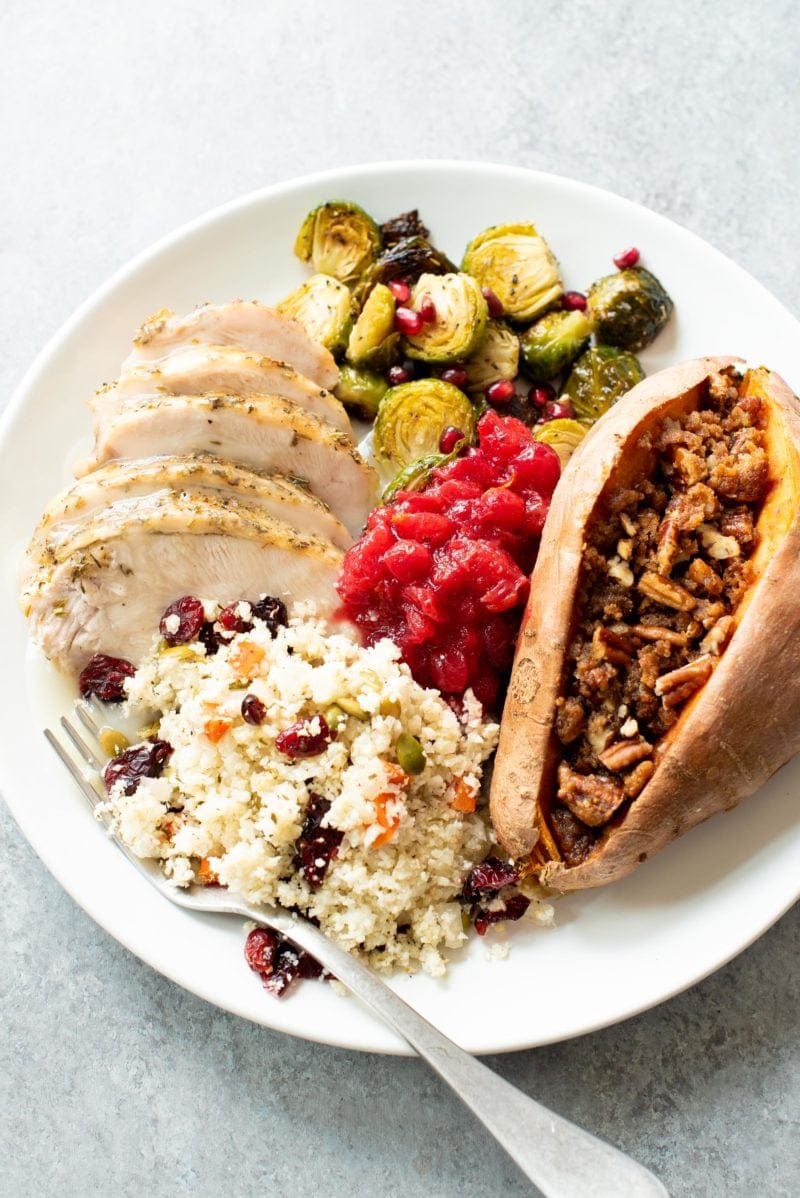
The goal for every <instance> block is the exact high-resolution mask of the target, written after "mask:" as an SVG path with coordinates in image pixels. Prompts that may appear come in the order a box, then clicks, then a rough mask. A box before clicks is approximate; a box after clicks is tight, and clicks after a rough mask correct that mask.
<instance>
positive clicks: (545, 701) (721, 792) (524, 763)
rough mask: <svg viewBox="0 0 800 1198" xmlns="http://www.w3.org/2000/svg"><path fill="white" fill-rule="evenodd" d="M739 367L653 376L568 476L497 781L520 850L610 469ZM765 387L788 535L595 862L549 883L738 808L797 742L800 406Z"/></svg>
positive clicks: (548, 874) (781, 389)
mask: <svg viewBox="0 0 800 1198" xmlns="http://www.w3.org/2000/svg"><path fill="white" fill-rule="evenodd" d="M741 365H742V364H741V363H740V362H739V361H738V360H737V359H735V358H701V359H697V360H695V361H691V362H685V363H682V364H681V365H679V366H676V367H673V368H671V369H669V370H665V371H661V372H660V373H659V374H656V375H653V376H651V377H650V378H648V379H646V380H645V381H644V382H643V383H640V384H639V385H638V386H637V387H635V388H634V389H633V390H632V391H631V392H630V393H629V394H628V395H627V396H625V397H624V399H622V400H621V401H620V402H619V403H618V404H617V405H616V406H615V407H614V408H613V409H612V410H611V411H610V412H609V413H608V414H607V415H606V416H605V417H604V418H603V420H601V421H600V422H598V424H597V425H596V426H595V428H594V429H593V430H592V432H591V433H590V434H589V435H588V436H587V437H586V438H585V440H584V441H583V443H582V444H581V446H580V447H579V449H578V451H577V452H576V453H575V455H574V456H573V458H572V460H571V461H570V463H569V465H568V467H567V469H566V471H565V472H564V475H563V477H562V479H561V481H560V482H559V485H558V488H557V490H556V494H555V496H554V499H553V504H552V506H551V509H550V514H549V516H548V521H547V525H546V527H545V531H544V536H543V539H542V545H541V548H540V553H539V558H538V560H537V563H536V568H535V570H534V573H533V578H532V586H531V597H530V600H529V603H528V607H527V610H526V613H525V617H524V620H523V626H522V630H521V633H520V637H519V641H518V645H517V653H516V658H515V663H514V670H513V673H512V678H511V684H510V687H509V693H508V698H507V700H506V706H505V709H504V712H503V720H502V725H501V735H500V744H499V748H498V753H497V759H496V762H495V768H494V775H493V781H492V791H491V814H492V820H493V822H494V827H495V831H496V833H497V835H498V838H499V839H500V842H501V843H502V845H503V847H504V848H505V850H506V851H507V852H508V853H509V854H510V855H511V856H512V857H513V858H520V857H525V856H527V855H528V854H529V853H530V852H531V851H532V850H533V848H534V846H535V845H536V842H537V840H538V837H539V831H538V828H537V822H536V817H537V809H538V804H539V802H540V796H543V795H545V794H546V793H548V788H549V787H552V785H553V782H552V779H553V772H554V766H555V761H556V756H557V753H558V745H557V742H556V738H555V735H554V732H553V721H554V716H555V699H556V697H557V696H558V694H559V690H560V686H561V676H562V668H563V659H564V655H565V653H566V651H567V648H568V646H569V642H570V638H571V632H572V627H571V624H572V612H573V608H574V606H575V598H576V592H577V586H578V581H579V575H580V563H581V554H582V549H583V535H584V529H585V526H586V523H587V520H588V518H589V516H590V515H591V513H592V511H593V509H594V507H595V504H596V502H597V500H598V498H599V496H600V494H601V492H602V490H603V487H604V486H605V484H606V482H607V481H608V479H609V477H610V476H611V474H612V472H613V473H614V474H615V476H616V478H617V479H619V478H620V477H624V474H625V473H627V471H628V470H630V471H631V473H632V474H634V473H635V471H636V466H637V463H636V462H635V461H634V460H633V458H634V455H632V454H631V453H630V450H628V453H627V454H626V452H625V451H626V449H627V448H628V447H629V446H632V445H633V444H634V443H635V442H636V441H638V439H639V437H640V435H641V433H642V432H644V431H645V429H646V428H647V427H648V426H650V425H652V424H654V423H655V422H656V421H658V420H660V419H661V418H663V416H665V415H666V414H668V413H672V412H676V411H679V410H683V409H684V408H685V407H691V406H694V404H695V403H696V402H697V397H698V395H699V394H700V392H701V389H702V388H703V386H704V383H705V381H706V380H707V379H708V377H709V376H710V375H712V374H713V373H715V372H717V371H719V370H721V369H725V368H727V367H731V366H741ZM763 395H764V398H765V399H766V401H767V404H768V409H769V411H770V428H771V429H772V430H773V432H772V434H771V437H772V439H773V440H774V438H775V437H778V438H779V440H780V444H776V446H775V452H776V454H783V455H784V457H785V459H786V461H787V462H790V463H792V464H793V468H792V470H790V471H789V473H790V474H794V477H795V479H796V480H797V484H798V485H796V486H792V485H789V486H786V487H785V488H784V489H785V490H786V501H785V502H784V504H783V512H782V515H781V513H778V515H779V516H781V519H782V520H783V521H784V522H785V524H786V532H785V534H784V535H782V538H781V540H780V542H779V543H778V545H777V547H776V548H775V551H774V552H773V553H772V554H771V556H770V557H769V559H768V560H767V561H766V562H764V563H762V568H761V569H760V570H759V573H758V577H757V580H756V583H755V585H754V586H753V588H752V590H751V593H750V596H749V598H748V601H747V606H746V609H745V610H744V614H743V616H742V618H741V621H740V623H739V625H738V627H737V629H736V632H735V633H734V636H733V637H732V639H731V642H730V644H729V645H728V647H727V649H726V651H725V653H724V654H723V656H722V659H721V661H720V664H719V665H718V667H717V669H716V670H715V672H714V674H713V675H712V677H711V678H710V680H709V681H708V683H706V685H705V686H704V687H703V689H702V691H700V692H699V694H698V696H697V697H696V698H695V699H694V700H693V701H692V702H691V703H690V704H688V705H687V707H686V708H685V709H684V712H683V713H682V715H681V719H680V720H679V722H678V724H677V725H676V727H675V728H674V729H673V732H672V733H671V735H670V738H669V739H668V740H667V742H666V743H665V745H664V746H663V749H662V752H661V755H660V757H659V759H658V762H657V768H656V771H655V773H654V775H653V777H652V779H651V780H650V781H649V782H648V783H647V785H646V786H645V787H644V789H643V790H642V792H641V794H640V795H639V796H638V798H637V799H636V800H635V801H634V802H633V803H632V804H631V806H630V807H629V808H628V810H627V812H626V813H625V815H624V816H623V817H622V819H621V822H619V823H618V824H617V826H611V827H609V828H608V829H606V831H605V833H604V834H603V836H602V838H601V840H600V842H599V845H598V848H597V849H596V850H595V852H594V853H593V854H592V856H591V857H590V858H589V859H588V860H587V861H585V862H583V863H582V864H580V865H577V866H574V867H572V868H567V867H565V866H564V865H563V864H562V863H561V862H557V861H554V862H550V863H549V864H547V865H546V866H545V867H544V869H543V870H542V872H541V875H540V877H541V881H542V882H543V883H544V884H546V885H548V886H551V887H553V888H554V889H556V890H573V889H581V888H584V887H590V886H600V885H603V884H605V883H606V882H611V881H614V880H616V879H618V878H622V877H624V876H625V875H626V874H628V873H630V872H631V871H632V870H634V869H635V868H636V866H637V865H639V864H641V863H642V862H643V861H645V860H647V859H648V858H649V857H651V856H652V855H653V854H654V853H656V852H657V851H658V850H659V849H661V848H663V847H664V846H665V845H666V844H668V843H669V842H670V841H672V840H674V839H675V838H676V837H678V836H681V835H682V834H683V833H684V832H686V831H688V830H689V829H690V828H692V827H694V826H695V825H696V824H699V823H701V822H702V821H703V820H705V819H707V818H708V817H709V816H711V815H714V814H715V813H716V812H718V811H723V810H730V809H731V808H732V807H735V806H736V805H737V804H738V803H739V802H741V800H742V799H744V798H745V797H747V796H748V795H750V794H752V793H753V791H755V790H756V789H757V788H758V787H759V786H761V785H762V784H763V783H764V782H765V781H766V780H767V779H768V778H769V777H770V776H771V775H772V774H773V773H774V772H775V771H776V770H777V769H779V768H780V766H782V765H784V764H785V763H786V762H787V761H788V760H789V759H790V758H791V757H793V756H794V755H795V753H797V752H798V751H800V602H798V595H800V404H798V400H797V399H796V398H795V397H794V395H793V394H792V392H791V391H790V389H789V387H788V386H787V385H786V383H785V382H784V381H783V380H782V379H781V378H780V377H779V376H778V375H775V374H772V373H766V374H765V376H764V385H763ZM783 473H784V474H785V473H786V471H785V470H784V471H783ZM787 504H789V505H791V510H787ZM754 561H755V558H754ZM758 712H769V713H770V717H769V719H767V720H761V719H758V718H757V717H756V718H754V713H758Z"/></svg>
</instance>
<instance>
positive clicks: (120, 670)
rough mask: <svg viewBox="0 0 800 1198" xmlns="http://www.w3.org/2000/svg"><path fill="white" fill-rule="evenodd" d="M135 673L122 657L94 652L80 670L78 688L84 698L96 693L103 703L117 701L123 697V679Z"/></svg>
mask: <svg viewBox="0 0 800 1198" xmlns="http://www.w3.org/2000/svg"><path fill="white" fill-rule="evenodd" d="M135 673H136V669H135V667H134V666H132V665H131V663H130V662H129V661H126V660H125V658H124V657H109V656H108V654H107V653H95V655H94V657H91V658H90V659H89V661H88V662H87V664H86V665H85V666H84V668H83V670H82V671H81V676H80V678H79V679H78V688H79V690H80V692H81V694H82V695H83V697H84V699H88V698H89V696H90V695H97V697H98V699H100V700H101V701H102V702H103V703H119V702H120V700H121V699H124V698H125V679H126V678H132V677H133V675H134V674H135Z"/></svg>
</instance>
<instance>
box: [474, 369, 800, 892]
mask: <svg viewBox="0 0 800 1198" xmlns="http://www.w3.org/2000/svg"><path fill="white" fill-rule="evenodd" d="M740 367H741V363H739V361H738V360H737V359H734V358H701V359H698V360H696V361H691V362H686V363H683V364H682V365H679V366H676V367H674V368H672V369H669V370H664V371H662V372H660V373H659V374H656V375H653V376H651V377H650V378H648V379H646V380H645V381H644V382H642V383H640V384H639V385H638V386H636V387H635V388H634V389H633V390H632V391H630V392H629V393H628V395H626V396H625V397H624V398H623V399H622V400H621V401H620V402H619V403H618V404H617V405H616V406H615V407H614V408H612V409H611V410H610V411H609V412H608V413H607V414H606V415H605V416H604V417H603V418H602V419H601V420H600V421H599V422H598V424H597V425H596V426H595V427H594V429H593V430H592V431H591V433H590V434H589V435H588V436H587V437H586V438H585V440H584V441H583V442H582V444H581V445H580V447H579V448H578V450H577V451H576V453H575V454H574V456H573V458H572V460H571V461H570V463H569V465H568V467H567V469H566V470H565V472H564V475H563V476H562V479H561V481H560V482H559V485H558V488H557V490H556V493H555V495H554V498H553V503H552V506H551V508H550V514H549V516H548V520H547V525H546V527H545V531H544V535H543V539H542V544H541V549H540V553H539V558H538V561H537V564H536V568H535V570H534V574H533V579H532V586H531V595H530V600H529V603H528V607H527V610H526V613H525V617H524V622H523V626H522V631H521V634H520V637H519V642H518V646H517V653H516V658H515V663H514V670H513V674H512V678H511V684H510V688H509V692H508V698H507V701H506V706H505V710H504V713H503V720H502V726H501V736H500V745H499V749H498V753H497V760H496V763H495V768H494V777H493V782H492V791H491V813H492V819H493V822H494V827H495V830H496V832H497V835H498V837H499V839H500V841H501V843H502V844H503V846H504V848H505V849H506V851H507V852H508V853H509V854H510V855H511V857H512V858H514V859H515V860H518V861H519V860H521V861H523V862H525V863H526V867H527V868H528V869H529V870H530V872H531V873H533V874H535V875H537V876H538V877H539V879H540V880H541V881H542V882H543V883H544V884H545V885H548V886H551V887H553V888H554V889H556V890H572V889H579V888H583V887H589V886H599V885H602V884H604V883H606V882H611V881H614V880H616V879H618V878H622V877H624V876H625V875H626V874H628V873H630V872H631V871H632V870H633V869H635V868H636V866H637V865H639V864H640V863H642V862H643V861H646V860H647V859H648V858H649V857H652V855H653V854H654V853H656V852H657V851H658V850H659V849H661V848H663V847H664V846H665V845H666V844H668V843H669V842H670V841H672V840H674V839H675V838H676V837H678V836H681V835H682V834H683V833H684V832H686V831H688V830H689V829H690V828H692V827H694V825H696V824H699V823H700V822H701V821H703V820H705V819H707V818H708V817H709V816H711V815H714V814H715V813H716V812H718V811H726V810H730V809H731V808H732V807H735V806H736V805H737V804H738V803H739V802H741V800H742V799H744V798H746V797H747V796H748V795H750V794H752V793H753V792H754V791H755V790H756V789H757V788H758V787H759V786H761V784H762V783H763V782H765V781H766V780H767V779H768V778H769V777H770V775H771V774H773V773H774V772H775V771H776V770H777V769H778V768H779V767H780V766H782V765H783V764H784V763H785V762H787V761H788V760H789V759H790V758H791V757H792V756H793V755H794V754H795V753H797V752H798V751H800V402H798V400H797V398H796V397H795V396H794V395H793V394H792V392H791V391H790V390H789V388H788V386H787V385H786V383H785V382H784V381H783V380H782V379H781V378H780V377H779V376H778V375H776V374H774V373H771V372H770V371H768V370H766V369H763V368H762V369H758V370H752V371H748V372H746V373H745V374H743V375H742V374H741V373H740Z"/></svg>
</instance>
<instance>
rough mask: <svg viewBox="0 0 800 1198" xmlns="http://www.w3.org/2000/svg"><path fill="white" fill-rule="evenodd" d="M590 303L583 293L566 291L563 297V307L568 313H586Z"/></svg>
mask: <svg viewBox="0 0 800 1198" xmlns="http://www.w3.org/2000/svg"><path fill="white" fill-rule="evenodd" d="M588 302H589V301H588V300H587V298H586V296H585V295H584V294H583V292H581V291H565V292H564V294H563V295H562V297H561V307H562V308H566V310H567V311H568V312H575V311H579V312H584V311H585V310H586V306H587V304H588Z"/></svg>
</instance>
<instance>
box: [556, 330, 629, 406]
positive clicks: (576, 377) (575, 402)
mask: <svg viewBox="0 0 800 1198" xmlns="http://www.w3.org/2000/svg"><path fill="white" fill-rule="evenodd" d="M643 378H644V371H643V370H642V367H641V364H640V362H639V359H638V358H635V357H634V356H633V354H629V353H626V352H625V351H624V350H621V349H617V348H616V347H615V346H613V345H597V346H595V347H594V348H593V349H587V350H586V351H585V352H584V353H583V354H581V356H580V357H579V358H578V360H577V362H576V363H575V365H574V366H573V367H572V371H571V372H570V376H569V378H568V379H567V381H566V383H565V384H564V391H563V397H564V398H565V399H568V400H569V402H570V403H571V404H572V408H573V411H574V412H575V415H576V416H577V417H578V419H579V420H580V421H581V423H582V424H594V422H595V420H597V419H599V417H600V416H602V415H603V412H605V411H607V409H608V408H610V407H611V405H612V404H613V403H616V402H617V400H618V399H620V398H621V396H623V395H624V394H625V393H626V391H630V389H631V387H634V386H635V385H636V384H637V383H640V382H641V381H642V379H643Z"/></svg>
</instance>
